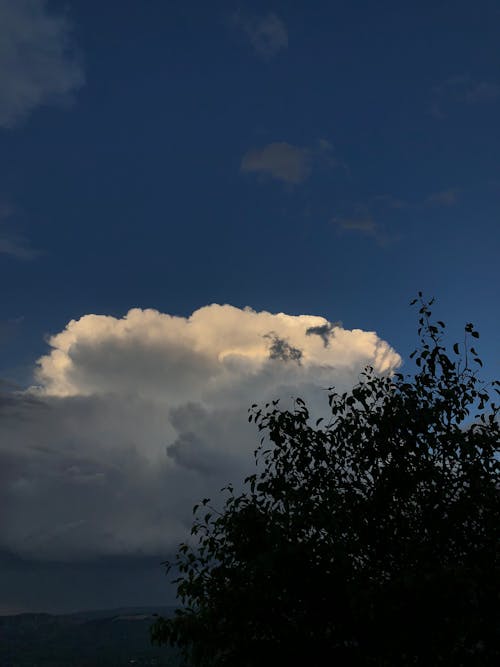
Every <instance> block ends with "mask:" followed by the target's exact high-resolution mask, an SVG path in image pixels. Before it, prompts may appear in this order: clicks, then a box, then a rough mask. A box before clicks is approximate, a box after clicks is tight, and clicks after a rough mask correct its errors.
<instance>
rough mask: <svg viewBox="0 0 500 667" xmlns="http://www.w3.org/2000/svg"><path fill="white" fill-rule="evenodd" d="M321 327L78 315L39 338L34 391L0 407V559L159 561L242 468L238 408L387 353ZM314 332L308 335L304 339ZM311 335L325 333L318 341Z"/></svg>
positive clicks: (367, 337) (262, 317) (311, 322)
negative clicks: (202, 504)
mask: <svg viewBox="0 0 500 667" xmlns="http://www.w3.org/2000/svg"><path fill="white" fill-rule="evenodd" d="M333 326H334V325H332V324H331V323H329V322H328V321H327V320H326V319H324V318H323V317H316V316H306V315H300V316H291V315H286V314H284V313H278V314H271V313H267V312H255V311H253V310H251V309H248V308H247V309H243V310H241V309H238V308H234V307H231V306H218V305H211V306H207V307H204V308H201V309H199V310H197V311H195V312H194V313H193V314H192V315H191V316H190V317H188V318H183V317H174V316H171V315H168V314H162V313H159V312H157V311H154V310H140V309H133V310H131V311H129V312H128V314H127V315H126V316H125V317H123V318H114V317H110V316H104V315H86V316H84V317H82V318H80V319H79V320H73V321H71V322H69V323H68V325H67V326H66V327H65V329H64V330H63V331H61V332H59V333H58V334H56V335H54V336H52V337H51V338H50V339H49V341H48V342H49V345H50V350H49V351H48V353H47V354H45V355H44V356H43V357H42V358H41V359H40V360H39V362H38V364H37V372H36V382H37V384H36V386H34V387H32V388H31V389H29V390H27V391H24V392H20V391H9V390H8V388H4V390H3V394H2V400H0V507H2V530H1V535H0V551H4V552H8V553H11V554H14V555H16V557H22V558H25V559H34V560H37V559H42V560H43V559H45V560H47V561H49V560H59V561H67V562H75V561H85V560H91V559H96V558H106V557H110V558H112V557H146V556H154V555H166V554H168V553H169V550H171V549H172V548H173V547H174V546H175V545H176V544H177V543H178V541H179V540H181V539H184V538H185V537H186V536H187V534H188V532H189V526H190V522H191V507H192V505H193V504H194V503H195V502H197V501H198V500H199V499H200V498H202V497H204V496H214V495H215V496H217V495H218V490H219V489H220V488H221V487H222V486H223V485H224V484H226V483H227V482H229V481H233V482H236V483H237V482H238V480H241V479H242V478H243V476H244V475H246V474H248V473H249V472H251V470H252V469H253V468H252V466H253V465H254V463H253V457H252V452H253V450H254V448H255V446H256V444H257V442H258V434H257V433H256V431H255V428H254V426H253V425H251V424H248V422H247V419H246V416H247V409H248V407H249V406H250V405H251V404H252V403H254V402H257V403H260V402H263V401H266V400H270V399H274V398H281V399H282V400H283V401H284V403H285V404H287V401H289V400H290V397H292V396H301V397H303V398H304V399H307V400H308V402H309V404H310V405H311V410H312V413H313V414H321V413H322V414H324V412H325V410H327V401H326V392H325V387H329V386H331V385H335V386H336V387H338V388H339V390H344V389H347V388H348V387H349V386H352V384H353V382H355V381H356V380H357V378H358V374H359V372H360V370H361V369H362V368H363V367H364V366H365V365H366V364H371V365H373V366H374V367H375V369H376V370H377V371H378V372H381V373H384V372H391V371H392V370H393V369H395V368H396V367H397V366H398V365H399V364H400V361H401V360H400V357H399V355H398V354H397V353H396V352H395V351H394V350H393V349H392V348H391V347H390V346H389V345H388V344H387V343H386V342H384V341H382V340H381V339H380V338H378V336H377V335H376V334H375V333H374V332H368V331H361V330H358V329H354V330H352V331H350V330H346V329H343V328H342V327H341V326H335V332H334V333H335V335H334V336H329V337H328V345H325V342H324V337H323V335H322V333H323V332H327V331H330V330H331V329H332V328H333ZM312 333H317V334H318V335H311V334H312ZM325 335H326V334H325Z"/></svg>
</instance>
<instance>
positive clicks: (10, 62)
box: [0, 0, 84, 128]
mask: <svg viewBox="0 0 500 667" xmlns="http://www.w3.org/2000/svg"><path fill="white" fill-rule="evenodd" d="M70 28H71V26H70V23H69V21H68V19H67V18H66V16H64V15H62V14H56V13H54V12H51V11H49V9H48V6H47V2H45V0H0V71H1V77H2V81H1V85H0V127H3V128H9V127H12V126H14V125H16V124H17V123H18V122H19V121H21V120H23V119H24V118H25V117H26V116H27V115H28V114H29V113H30V112H31V111H33V110H34V109H35V108H37V107H39V106H45V105H48V104H61V103H63V104H64V103H67V102H68V101H70V100H71V96H72V94H73V93H74V92H75V91H76V90H77V89H78V88H79V87H80V86H81V85H82V84H83V80H84V76H83V69H82V65H81V62H80V59H79V58H78V57H77V56H76V54H75V51H74V48H73V46H72V43H71V29H70Z"/></svg>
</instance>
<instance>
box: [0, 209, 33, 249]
mask: <svg viewBox="0 0 500 667" xmlns="http://www.w3.org/2000/svg"><path fill="white" fill-rule="evenodd" d="M14 213H15V211H14V209H13V208H12V207H11V206H10V205H8V204H6V203H5V202H0V255H10V256H11V257H15V258H16V259H22V260H30V259H34V258H35V257H37V256H38V255H40V251H39V250H36V249H35V248H33V247H32V245H31V244H30V242H29V241H28V240H27V239H26V238H25V237H24V236H23V235H22V234H19V233H16V232H14V231H12V230H11V229H9V228H8V227H7V224H8V223H9V219H10V218H11V217H12V216H13V215H14Z"/></svg>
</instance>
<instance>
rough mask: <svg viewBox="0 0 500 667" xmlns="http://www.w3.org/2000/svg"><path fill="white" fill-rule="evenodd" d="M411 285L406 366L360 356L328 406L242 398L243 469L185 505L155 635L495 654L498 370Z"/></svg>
mask: <svg viewBox="0 0 500 667" xmlns="http://www.w3.org/2000/svg"><path fill="white" fill-rule="evenodd" d="M419 296H420V298H419V299H418V300H415V301H414V302H413V303H415V302H417V303H418V305H419V329H418V334H419V338H420V345H419V348H418V350H417V351H416V352H414V353H413V355H412V356H413V357H414V359H415V362H416V366H417V369H416V372H415V374H414V375H411V376H409V375H403V374H396V375H394V376H392V377H387V376H383V377H379V376H377V375H375V374H374V372H373V369H371V368H368V369H366V370H365V372H364V373H363V374H362V376H361V379H360V382H359V384H357V385H356V386H355V387H354V388H353V390H352V391H351V392H349V393H344V394H342V395H340V394H338V393H336V392H335V391H334V390H333V389H331V390H330V393H329V404H330V408H331V415H330V416H329V419H328V421H327V423H325V422H324V421H322V420H318V421H317V422H316V423H314V424H311V420H310V415H309V412H308V409H307V407H306V405H305V403H304V401H302V400H301V399H299V398H298V399H296V402H295V408H294V409H293V410H292V411H289V410H281V409H280V408H279V404H278V401H275V402H273V403H272V404H268V405H266V406H265V408H259V407H258V406H256V405H255V406H253V407H252V409H251V411H250V420H253V421H254V422H255V423H256V425H257V426H258V428H259V430H260V431H262V432H263V434H264V437H263V438H262V440H261V445H260V447H259V448H258V449H257V451H256V458H257V462H258V463H259V464H260V467H259V468H258V470H259V472H258V473H256V474H255V475H252V476H250V477H248V478H247V479H246V480H245V484H246V485H245V487H244V488H245V491H244V492H243V493H242V494H238V495H237V494H235V492H234V491H233V488H232V487H231V486H229V487H227V488H226V489H225V492H226V494H227V497H226V499H225V504H224V507H223V509H222V511H221V512H217V511H215V510H213V509H211V508H210V505H209V504H208V503H209V501H208V499H205V500H204V501H203V502H202V503H201V504H200V506H197V507H195V509H194V512H195V515H196V518H195V522H194V525H193V528H192V534H193V536H194V539H193V543H192V544H188V543H185V544H182V545H180V548H179V551H178V554H177V557H176V560H175V562H174V563H167V567H168V568H169V569H170V568H171V567H173V568H174V569H175V570H177V571H178V573H179V576H178V578H177V579H176V580H175V582H176V584H177V586H178V597H179V599H180V602H181V603H182V605H183V607H182V608H181V609H179V610H178V611H177V612H176V615H175V617H174V618H172V619H159V620H158V621H157V623H156V624H155V625H154V626H153V628H152V638H153V641H155V642H158V643H160V644H169V645H175V646H178V647H180V648H181V650H182V652H183V655H184V657H185V660H186V664H188V665H192V666H194V667H205V666H206V667H208V666H216V665H217V666H221V667H222V666H226V665H227V666H231V667H245V666H247V667H253V666H254V665H263V664H269V665H271V664H276V665H310V666H311V667H315V666H318V665H351V664H359V665H426V666H427V665H498V664H500V613H499V611H500V604H499V603H500V599H499V590H500V589H499V581H500V577H499V572H500V571H499V565H500V562H499V552H498V546H499V536H500V532H499V531H500V491H499V490H500V486H499V482H500V462H499V457H498V454H499V448H500V438H499V435H500V428H499V421H498V412H499V407H498V406H497V405H495V404H494V403H492V402H490V397H489V394H488V390H491V389H493V391H495V392H497V393H500V392H499V391H498V389H496V388H495V387H496V386H498V385H499V384H500V383H498V382H494V383H491V384H490V385H489V386H486V385H485V384H484V383H482V382H481V381H480V380H479V378H478V376H477V368H478V367H479V366H480V365H482V364H481V361H480V359H479V357H478V356H477V353H476V351H475V349H474V347H473V344H474V339H476V338H478V333H477V332H476V331H475V329H474V328H473V326H472V325H471V324H467V325H466V327H465V339H464V342H463V344H461V345H460V346H459V345H458V344H455V345H454V346H453V352H452V353H450V354H448V353H447V351H446V349H445V346H444V344H443V330H444V327H445V325H444V324H443V323H442V322H433V320H432V319H431V310H430V307H431V305H432V301H430V302H429V303H427V302H425V301H423V300H422V297H421V295H419Z"/></svg>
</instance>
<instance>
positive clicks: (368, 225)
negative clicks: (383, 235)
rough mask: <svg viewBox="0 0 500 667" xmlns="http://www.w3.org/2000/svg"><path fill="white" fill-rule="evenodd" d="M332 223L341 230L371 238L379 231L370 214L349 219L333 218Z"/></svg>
mask: <svg viewBox="0 0 500 667" xmlns="http://www.w3.org/2000/svg"><path fill="white" fill-rule="evenodd" d="M332 222H333V224H334V225H335V226H336V227H337V228H338V229H340V230H343V231H348V232H360V233H361V234H367V235H369V236H374V235H375V234H376V233H377V231H378V229H379V227H378V225H377V224H376V223H375V221H374V220H373V218H372V217H371V215H370V214H366V215H360V216H353V217H347V218H333V219H332Z"/></svg>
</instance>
